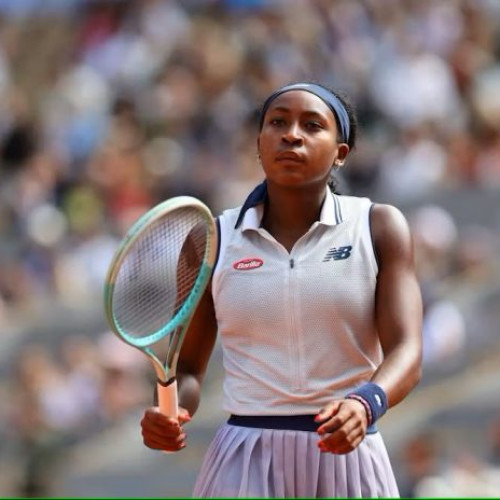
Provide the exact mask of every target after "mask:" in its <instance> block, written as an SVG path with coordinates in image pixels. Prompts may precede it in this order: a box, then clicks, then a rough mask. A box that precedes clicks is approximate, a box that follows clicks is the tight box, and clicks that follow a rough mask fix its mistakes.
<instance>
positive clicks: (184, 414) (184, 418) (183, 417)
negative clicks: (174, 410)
mask: <svg viewBox="0 0 500 500" xmlns="http://www.w3.org/2000/svg"><path fill="white" fill-rule="evenodd" d="M178 419H179V424H181V425H182V424H186V423H187V422H191V415H190V414H189V412H188V411H187V410H186V409H185V408H182V407H179V417H178Z"/></svg>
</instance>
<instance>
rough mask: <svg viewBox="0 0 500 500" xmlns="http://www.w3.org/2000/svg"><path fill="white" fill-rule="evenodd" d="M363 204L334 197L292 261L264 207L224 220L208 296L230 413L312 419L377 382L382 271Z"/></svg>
mask: <svg viewBox="0 0 500 500" xmlns="http://www.w3.org/2000/svg"><path fill="white" fill-rule="evenodd" d="M371 206H372V203H371V201H370V200H369V199H367V198H355V197H350V196H339V195H333V194H331V193H330V191H329V190H328V193H327V196H326V198H325V202H324V204H323V207H322V211H321V217H320V220H319V221H318V222H315V223H314V224H313V225H312V227H311V228H310V230H309V231H308V232H307V233H306V234H305V235H304V236H302V237H301V238H300V239H299V240H298V241H297V242H296V244H295V246H294V247H293V249H292V251H291V253H288V251H287V250H286V249H285V248H284V247H283V246H282V245H281V244H280V243H278V242H277V241H276V240H275V239H274V238H273V237H272V236H271V235H270V234H269V233H268V232H267V231H266V230H265V229H263V228H261V227H259V226H260V221H261V218H262V214H263V205H262V204H261V205H257V206H256V207H254V208H250V209H248V210H247V211H246V212H245V215H244V218H243V220H242V223H241V225H240V226H239V227H238V228H237V229H235V223H236V220H237V218H238V215H239V213H240V208H236V209H231V210H227V211H225V212H223V214H222V215H221V216H220V228H221V240H220V253H219V260H218V263H217V266H216V269H215V271H214V275H213V280H212V293H213V299H214V305H215V312H216V317H217V321H218V325H219V333H220V339H221V343H222V348H223V362H224V368H225V377H224V409H225V410H226V411H228V412H230V413H233V414H235V415H297V414H314V413H316V412H317V411H318V410H319V409H320V408H321V407H323V406H324V405H326V404H327V403H329V402H330V401H331V400H332V398H334V397H342V396H343V395H345V394H346V393H347V392H348V391H349V390H351V389H353V388H354V387H355V386H357V385H359V384H361V383H362V382H365V381H367V380H369V379H370V378H371V376H372V375H373V373H374V371H375V370H376V368H377V367H378V365H379V364H380V363H381V361H382V350H381V346H380V343H379V340H378V336H377V331H376V328H375V322H374V317H375V312H374V302H375V286H376V281H377V271H378V267H377V262H376V258H375V254H374V249H373V243H372V238H371V233H370V208H371Z"/></svg>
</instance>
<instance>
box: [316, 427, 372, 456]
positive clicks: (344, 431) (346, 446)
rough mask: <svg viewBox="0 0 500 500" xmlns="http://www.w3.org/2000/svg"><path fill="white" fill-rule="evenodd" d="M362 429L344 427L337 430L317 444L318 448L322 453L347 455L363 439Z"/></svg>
mask: <svg viewBox="0 0 500 500" xmlns="http://www.w3.org/2000/svg"><path fill="white" fill-rule="evenodd" d="M364 435H365V433H364V431H363V429H362V428H359V427H356V426H355V427H354V428H351V429H349V428H346V427H345V426H343V427H341V428H340V429H338V430H337V431H336V432H334V433H333V434H329V435H328V436H326V437H325V438H323V439H322V440H320V441H319V442H318V447H319V449H320V450H322V451H329V452H331V453H347V452H349V451H352V450H353V449H354V448H356V446H358V445H359V443H360V442H361V441H362V440H363V438H364Z"/></svg>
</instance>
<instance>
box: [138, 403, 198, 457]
mask: <svg viewBox="0 0 500 500" xmlns="http://www.w3.org/2000/svg"><path fill="white" fill-rule="evenodd" d="M190 420H191V416H190V415H189V412H188V411H187V410H186V409H185V408H180V407H179V421H177V420H175V419H174V418H171V417H167V416H166V415H163V413H160V409H159V408H158V407H157V406H154V407H151V408H148V409H147V410H146V411H145V412H144V415H143V417H142V420H141V428H142V440H143V442H144V444H145V445H146V446H147V447H148V448H151V449H153V450H163V451H179V450H182V448H185V447H186V434H185V433H184V429H183V428H182V425H183V424H185V423H187V422H189V421H190Z"/></svg>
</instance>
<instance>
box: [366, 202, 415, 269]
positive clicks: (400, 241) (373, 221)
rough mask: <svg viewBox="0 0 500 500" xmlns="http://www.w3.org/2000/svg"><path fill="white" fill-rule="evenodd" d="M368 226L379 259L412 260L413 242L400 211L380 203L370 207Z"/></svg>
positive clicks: (407, 225)
mask: <svg viewBox="0 0 500 500" xmlns="http://www.w3.org/2000/svg"><path fill="white" fill-rule="evenodd" d="M370 225H371V231H372V237H373V242H374V245H375V249H376V251H377V254H378V257H379V259H380V260H381V261H382V262H383V261H384V257H385V258H390V259H396V258H402V259H405V258H412V255H413V241H412V236H411V231H410V227H409V224H408V222H407V220H406V217H405V216H404V215H403V213H402V212H401V210H399V209H398V208H396V207H394V206H392V205H385V204H380V203H374V204H373V205H372V209H371V213H370Z"/></svg>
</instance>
